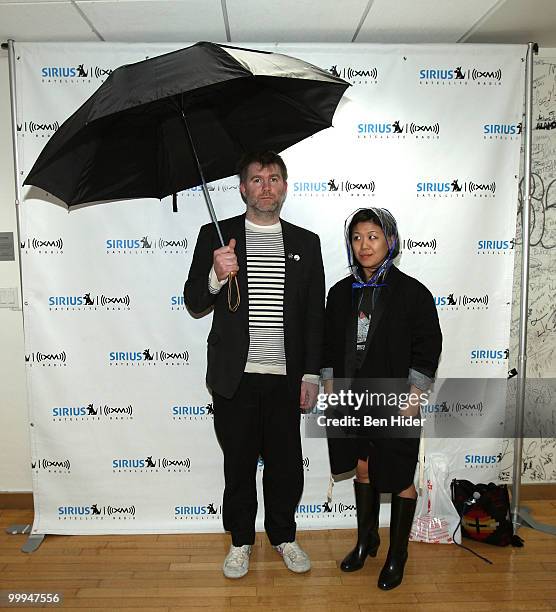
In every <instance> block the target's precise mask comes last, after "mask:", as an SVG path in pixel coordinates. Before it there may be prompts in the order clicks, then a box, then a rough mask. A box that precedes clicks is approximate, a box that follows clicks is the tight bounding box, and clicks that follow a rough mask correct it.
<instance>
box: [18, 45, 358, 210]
mask: <svg viewBox="0 0 556 612" xmlns="http://www.w3.org/2000/svg"><path fill="white" fill-rule="evenodd" d="M348 86H349V84H348V83H346V82H345V81H343V80H342V79H339V78H337V77H334V76H332V75H331V74H330V73H328V72H326V71H325V70H322V69H320V68H317V67H316V66H313V65H311V64H308V63H306V62H303V61H301V60H299V59H296V58H292V57H289V56H286V55H281V54H278V53H268V52H264V51H254V50H248V49H240V48H236V47H229V46H225V45H217V44H213V43H208V42H200V43H197V44H195V45H193V46H191V47H187V48H186V49H181V50H179V51H174V52H173V53H167V54H165V55H161V56H158V57H154V58H152V59H148V60H145V61H142V62H138V63H136V64H129V65H126V66H122V67H120V68H117V69H116V70H114V72H113V73H112V74H111V75H110V76H109V77H108V78H107V79H106V81H105V82H104V83H103V84H102V85H101V86H100V87H99V88H98V90H97V91H96V92H95V93H94V94H93V95H92V96H91V97H90V98H89V99H88V100H87V101H86V102H85V103H84V104H83V105H82V106H81V107H80V108H79V109H78V110H77V111H76V112H75V113H74V114H73V115H72V116H71V117H70V118H69V119H67V120H66V121H65V122H64V123H63V124H62V125H61V126H60V128H59V129H58V130H57V131H56V132H55V133H54V135H53V136H52V138H51V139H50V140H49V142H48V144H47V145H46V146H45V147H44V149H43V151H42V152H41V154H40V155H39V157H38V159H37V161H36V162H35V165H34V166H33V168H32V170H31V172H30V173H29V175H28V176H27V178H26V179H25V184H28V185H35V186H37V187H40V188H42V189H44V190H45V191H47V192H49V193H51V194H53V195H55V196H56V197H58V198H60V199H61V200H63V201H64V202H65V203H66V204H67V205H68V206H69V207H71V206H73V205H76V204H81V203H85V202H94V201H100V200H113V199H133V198H145V197H155V198H163V197H165V196H167V195H170V194H174V193H176V192H178V191H181V190H183V189H187V188H189V187H194V186H196V185H200V184H202V183H203V177H202V176H200V167H202V173H203V175H204V179H205V180H206V181H214V180H217V179H220V178H224V177H226V176H230V175H232V174H234V173H235V171H236V164H237V161H238V159H239V158H240V157H241V155H242V154H243V153H245V152H246V151H262V150H274V151H276V152H280V151H282V150H284V149H286V148H287V147H289V146H291V145H293V144H295V143H296V142H299V141H301V140H303V139H304V138H306V137H308V136H310V135H312V134H315V133H316V132H318V131H320V130H322V129H324V128H327V127H330V125H331V124H332V116H333V114H334V111H335V109H336V106H337V104H338V102H339V101H340V98H341V97H342V94H343V93H344V91H345V89H346V88H347V87H348ZM193 143H194V144H193ZM197 158H198V160H200V166H199V165H198V162H197Z"/></svg>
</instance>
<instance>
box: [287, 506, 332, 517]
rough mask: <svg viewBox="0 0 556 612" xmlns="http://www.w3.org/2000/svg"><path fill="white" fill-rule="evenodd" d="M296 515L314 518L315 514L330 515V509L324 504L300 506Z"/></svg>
mask: <svg viewBox="0 0 556 612" xmlns="http://www.w3.org/2000/svg"><path fill="white" fill-rule="evenodd" d="M295 513H296V514H297V515H304V516H314V515H315V514H323V513H325V514H326V513H328V507H327V506H325V505H324V504H299V505H298V506H297V507H296V509H295Z"/></svg>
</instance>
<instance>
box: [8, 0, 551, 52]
mask: <svg viewBox="0 0 556 612" xmlns="http://www.w3.org/2000/svg"><path fill="white" fill-rule="evenodd" d="M9 38H12V39H14V40H16V41H19V42H23V41H27V42H39V41H111V42H116V41H123V42H185V41H196V40H212V41H215V42H224V41H229V42H267V43H268V42H309V43H310V42H312V43H315V42H326V43H330V42H335V43H349V42H354V43H455V42H470V43H489V42H490V43H527V42H537V43H538V44H539V46H540V47H541V50H542V48H546V47H552V48H556V0H0V41H1V42H4V41H6V40H8V39H9Z"/></svg>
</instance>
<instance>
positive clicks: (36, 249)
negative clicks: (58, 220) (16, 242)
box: [20, 236, 64, 255]
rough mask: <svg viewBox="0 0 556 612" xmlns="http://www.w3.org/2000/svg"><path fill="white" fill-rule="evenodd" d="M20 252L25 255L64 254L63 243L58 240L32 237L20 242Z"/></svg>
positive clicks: (60, 238)
mask: <svg viewBox="0 0 556 612" xmlns="http://www.w3.org/2000/svg"><path fill="white" fill-rule="evenodd" d="M20 247H21V250H22V251H23V252H24V253H25V254H30V253H36V254H38V255H62V254H63V253H64V241H63V240H62V237H59V238H45V237H44V236H43V237H40V238H37V237H34V238H27V239H26V240H22V241H21V242H20Z"/></svg>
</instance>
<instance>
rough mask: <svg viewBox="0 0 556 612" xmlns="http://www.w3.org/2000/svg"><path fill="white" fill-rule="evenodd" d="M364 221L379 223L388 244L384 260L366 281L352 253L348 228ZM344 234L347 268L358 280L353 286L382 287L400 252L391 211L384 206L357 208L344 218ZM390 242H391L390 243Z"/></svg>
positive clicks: (396, 228) (398, 239) (396, 225)
mask: <svg viewBox="0 0 556 612" xmlns="http://www.w3.org/2000/svg"><path fill="white" fill-rule="evenodd" d="M359 216H361V218H360V219H359V218H357V217H359ZM354 221H355V222H354ZM365 221H369V222H371V223H375V224H376V225H380V227H381V229H382V231H383V232H384V237H385V238H386V243H387V245H388V253H387V254H386V257H385V258H384V261H383V262H382V263H381V264H380V265H379V267H378V268H377V269H376V270H375V272H374V273H373V275H372V277H371V278H370V279H369V280H368V281H366V280H365V278H364V277H363V275H362V273H361V265H360V264H359V262H358V261H357V259H356V258H355V255H354V254H353V248H352V246H351V236H350V228H351V227H352V226H354V225H356V224H357V223H363V222H365ZM344 235H345V240H346V248H347V255H348V262H349V269H350V271H351V273H352V274H353V276H355V278H356V279H357V281H358V282H357V283H353V287H354V288H355V289H358V288H362V287H382V286H383V285H384V282H383V281H384V278H385V276H386V273H387V272H388V270H389V269H390V267H391V266H392V263H393V261H394V259H395V258H396V257H397V256H398V255H399V252H400V237H399V234H398V224H397V223H396V219H395V218H394V215H392V213H391V212H390V211H389V210H388V209H386V208H359V209H358V210H356V211H355V212H354V213H353V214H351V215H350V216H349V217H348V218H347V219H346V222H345V226H344ZM390 242H392V244H390Z"/></svg>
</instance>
